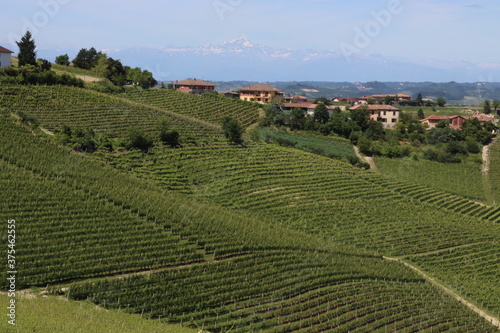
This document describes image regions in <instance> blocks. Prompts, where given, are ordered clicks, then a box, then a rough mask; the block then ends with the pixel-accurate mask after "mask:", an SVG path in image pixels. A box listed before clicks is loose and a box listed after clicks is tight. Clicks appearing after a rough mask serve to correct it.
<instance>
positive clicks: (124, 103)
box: [0, 86, 225, 144]
mask: <svg viewBox="0 0 500 333" xmlns="http://www.w3.org/2000/svg"><path fill="white" fill-rule="evenodd" d="M0 107H6V108H9V109H10V110H11V111H13V112H14V111H17V112H18V111H21V112H23V113H25V114H27V115H29V116H31V117H34V118H36V119H37V120H38V121H39V122H40V123H41V126H43V127H45V128H47V129H49V130H52V131H53V130H55V129H57V128H61V127H62V126H63V125H66V126H70V127H71V128H81V129H87V128H91V129H93V130H95V131H97V132H98V133H104V134H107V135H108V136H110V137H123V136H125V135H126V133H127V130H128V128H129V127H131V126H137V127H139V128H140V129H142V130H144V131H145V132H146V133H149V134H151V135H153V136H154V135H155V134H156V132H155V131H156V128H157V125H158V122H159V120H160V119H166V120H167V122H168V124H169V127H170V129H172V130H177V131H178V132H179V133H181V135H182V136H183V137H184V141H194V142H196V143H197V144H207V143H209V142H210V143H215V142H220V141H224V142H225V139H224V138H223V135H222V132H221V130H220V126H217V125H213V124H210V123H207V122H204V121H202V120H198V119H193V118H190V117H187V116H185V115H182V114H178V113H174V112H171V111H167V110H165V109H159V108H155V107H152V106H148V105H144V104H140V103H135V102H131V101H128V100H125V99H122V98H119V97H116V96H112V95H107V94H101V93H98V92H94V91H90V90H87V89H82V88H73V87H64V86H49V87H47V86H0ZM185 107H186V108H190V107H191V105H185Z"/></svg>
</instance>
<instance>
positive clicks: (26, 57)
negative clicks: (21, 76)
mask: <svg viewBox="0 0 500 333" xmlns="http://www.w3.org/2000/svg"><path fill="white" fill-rule="evenodd" d="M16 44H17V46H18V47H19V54H18V56H17V57H18V59H19V66H26V65H32V66H36V65H37V64H36V51H35V49H36V45H35V41H34V40H33V39H32V36H31V32H29V31H26V34H24V36H23V37H21V40H20V41H19V42H16Z"/></svg>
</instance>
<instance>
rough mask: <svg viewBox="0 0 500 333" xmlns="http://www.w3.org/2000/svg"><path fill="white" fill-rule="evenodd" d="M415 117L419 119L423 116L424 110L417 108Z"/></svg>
mask: <svg viewBox="0 0 500 333" xmlns="http://www.w3.org/2000/svg"><path fill="white" fill-rule="evenodd" d="M417 118H418V119H419V120H420V119H424V118H425V114H424V110H422V108H420V109H418V113H417Z"/></svg>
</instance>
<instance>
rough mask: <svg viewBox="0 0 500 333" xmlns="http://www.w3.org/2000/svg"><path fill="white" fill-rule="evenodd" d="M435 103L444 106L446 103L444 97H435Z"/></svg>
mask: <svg viewBox="0 0 500 333" xmlns="http://www.w3.org/2000/svg"><path fill="white" fill-rule="evenodd" d="M437 104H438V105H439V106H440V107H444V106H445V105H446V100H445V99H444V97H439V98H438V99H437Z"/></svg>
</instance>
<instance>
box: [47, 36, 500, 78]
mask: <svg viewBox="0 0 500 333" xmlns="http://www.w3.org/2000/svg"><path fill="white" fill-rule="evenodd" d="M38 51H39V52H38V55H39V57H41V58H46V59H49V60H51V61H53V60H54V59H55V57H56V56H57V55H60V54H64V53H68V54H69V55H70V58H72V57H73V56H74V55H76V53H77V52H78V50H44V49H42V50H38ZM103 51H104V52H106V53H107V54H108V55H109V56H111V57H113V58H115V59H120V60H121V61H122V62H123V63H126V64H127V65H129V66H132V67H136V66H137V67H141V68H143V69H147V70H149V71H151V72H153V74H154V76H155V78H156V79H158V80H162V81H172V80H181V79H185V78H188V77H197V78H200V79H204V80H215V81H233V80H245V81H254V82H263V81H264V82H265V81H268V82H278V81H282V82H285V81H329V82H332V81H333V82H369V81H374V80H377V81H381V82H395V81H396V82H451V81H455V82H495V81H500V63H499V64H492V63H471V62H466V61H460V62H446V61H437V60H431V59H427V60H421V61H410V60H407V59H398V58H393V57H387V56H382V55H379V54H360V55H352V56H350V57H349V58H348V59H347V58H346V57H345V56H344V55H343V54H342V53H341V52H340V51H337V50H335V49H332V48H330V49H326V50H323V51H317V50H311V49H302V48H300V47H299V48H274V47H272V46H262V45H258V44H256V43H254V42H252V41H250V40H249V39H248V38H247V37H246V36H245V35H241V36H239V37H237V38H235V39H233V40H229V41H225V42H222V43H219V44H206V45H202V46H185V47H179V46H169V47H134V48H126V49H119V50H103ZM388 52H389V53H390V51H388ZM430 54H432V53H430Z"/></svg>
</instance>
